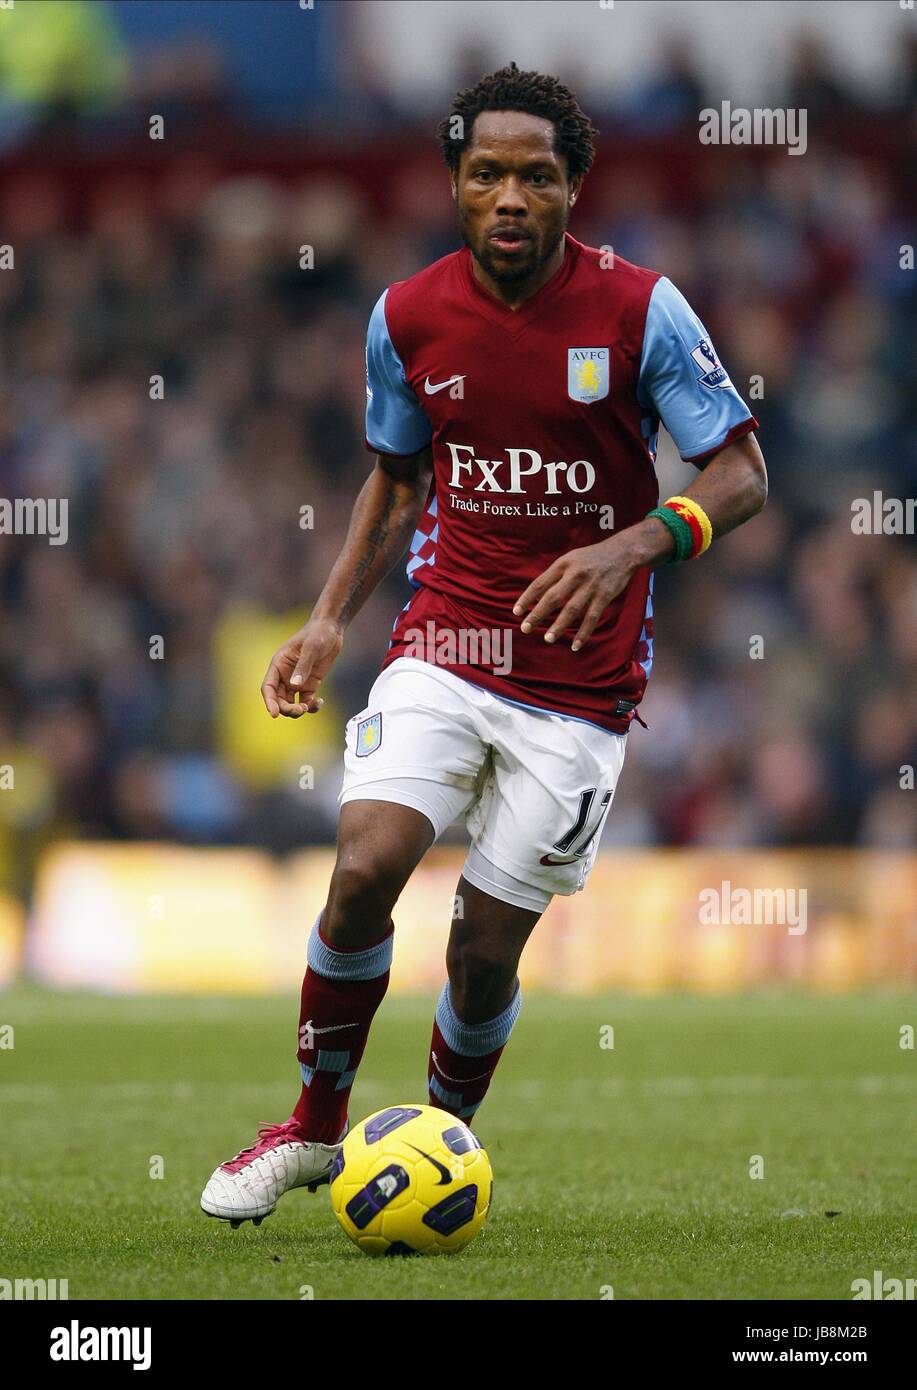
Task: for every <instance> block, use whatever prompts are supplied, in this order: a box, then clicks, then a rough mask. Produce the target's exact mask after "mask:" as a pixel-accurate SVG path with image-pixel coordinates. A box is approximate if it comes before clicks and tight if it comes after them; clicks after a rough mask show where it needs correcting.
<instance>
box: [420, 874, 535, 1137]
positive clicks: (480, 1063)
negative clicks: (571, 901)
mask: <svg viewBox="0 0 917 1390" xmlns="http://www.w3.org/2000/svg"><path fill="white" fill-rule="evenodd" d="M519 886H520V888H521V887H522V885H519ZM545 897H546V898H547V895H545ZM456 898H457V901H458V903H459V904H460V905H461V911H460V912H459V913H457V914H456V917H455V919H454V921H453V923H452V930H451V933H450V936H449V946H448V949H447V952H446V969H447V972H448V980H447V982H446V984H445V986H444V988H443V992H442V994H441V995H440V997H439V1002H438V1004H437V1006H436V1015H435V1017H434V1020H433V1037H432V1039H431V1042H430V1058H429V1069H428V1073H427V1085H428V1087H429V1094H430V1104H431V1105H437V1106H439V1107H440V1108H441V1109H443V1110H449V1111H451V1113H452V1114H453V1115H458V1116H459V1117H460V1118H461V1119H463V1120H464V1121H465V1123H466V1124H470V1123H471V1120H472V1118H473V1116H474V1113H475V1111H476V1110H477V1108H478V1106H479V1105H480V1104H481V1102H482V1100H483V1099H484V1096H485V1095H486V1093H487V1088H488V1086H489V1085H490V1081H491V1078H492V1077H493V1074H494V1072H495V1070H496V1067H497V1063H498V1062H499V1060H500V1054H501V1053H502V1051H503V1049H504V1047H505V1046H506V1044H507V1042H508V1041H509V1035H510V1033H511V1032H512V1029H513V1025H514V1023H515V1022H516V1019H517V1018H518V1016H519V1010H520V1008H521V1006H522V996H521V991H520V987H519V978H518V975H517V973H516V972H517V969H518V965H519V957H520V956H521V954H522V949H523V947H524V946H525V943H526V941H527V940H528V938H529V935H530V933H531V931H532V928H533V927H534V926H535V923H536V922H537V921H538V919H539V917H540V916H541V909H540V906H535V905H533V906H532V907H526V906H520V905H519V903H518V902H515V903H514V902H508V901H506V900H505V899H501V898H496V897H494V896H492V894H490V893H487V892H484V891H483V890H482V889H481V888H478V887H476V886H475V885H474V884H473V883H471V882H469V880H468V879H466V878H465V877H464V876H463V877H462V878H460V879H459V884H458V889H457V893H456Z"/></svg>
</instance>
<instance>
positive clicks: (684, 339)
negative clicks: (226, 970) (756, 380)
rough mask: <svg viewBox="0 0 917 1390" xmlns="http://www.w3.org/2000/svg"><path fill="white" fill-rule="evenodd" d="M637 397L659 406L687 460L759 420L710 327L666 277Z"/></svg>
mask: <svg viewBox="0 0 917 1390" xmlns="http://www.w3.org/2000/svg"><path fill="white" fill-rule="evenodd" d="M637 400H638V401H639V402H640V404H641V405H642V406H644V408H649V407H652V408H653V409H654V410H655V411H656V413H657V414H658V415H659V417H660V418H661V420H662V423H663V424H664V425H665V427H666V429H667V430H668V432H669V434H670V435H671V436H672V438H673V439H674V441H675V444H676V446H677V448H678V452H679V453H680V454H681V456H682V458H683V459H685V460H687V461H688V462H692V461H693V460H695V459H698V458H701V457H703V455H705V454H709V453H711V452H713V451H714V450H716V449H717V448H719V447H720V446H721V445H722V444H724V443H725V442H726V440H727V438H728V436H729V435H730V434H731V433H732V431H733V430H734V429H735V428H736V426H737V425H741V424H744V423H745V422H746V421H748V420H754V416H753V415H752V413H751V411H750V410H749V409H748V406H747V405H746V404H745V402H744V401H743V400H742V397H741V396H740V395H739V393H738V391H737V390H736V389H735V387H734V386H733V384H732V382H731V381H730V380H729V377H728V376H727V375H726V370H725V368H724V367H723V366H722V365H721V363H720V360H719V358H718V357H717V355H716V352H715V350H714V347H713V344H712V343H711V341H710V337H709V335H708V333H707V330H706V328H705V327H704V325H703V324H702V323H701V321H700V319H699V318H698V317H697V315H696V314H695V312H694V310H693V309H692V308H691V306H690V304H689V303H688V301H687V300H686V299H685V297H684V295H682V294H680V293H679V291H678V290H677V289H676V288H675V286H674V285H673V284H672V282H671V280H667V279H666V278H665V277H664V276H663V277H662V278H661V279H659V280H657V281H656V284H655V286H654V287H653V293H652V294H651V296H650V302H649V305H648V307H647V311H646V328H645V330H644V335H643V356H642V358H641V361H640V375H639V378H638V381H637ZM755 423H757V422H756V421H755Z"/></svg>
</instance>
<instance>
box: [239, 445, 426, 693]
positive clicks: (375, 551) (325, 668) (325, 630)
mask: <svg viewBox="0 0 917 1390" xmlns="http://www.w3.org/2000/svg"><path fill="white" fill-rule="evenodd" d="M432 467H433V454H432V450H431V449H430V447H429V445H428V446H426V447H425V448H423V449H421V450H420V451H419V452H417V453H415V454H409V455H407V456H402V457H396V456H393V455H388V454H377V455H376V466H375V468H374V469H373V471H372V473H371V474H370V475H369V477H368V478H367V480H366V482H365V483H364V484H363V487H362V489H361V490H360V494H359V496H358V497H357V500H356V503H355V505H354V509H353V512H352V513H351V517H350V527H349V529H348V531H347V539H346V540H345V541H344V546H343V548H342V550H341V553H340V555H339V556H338V558H337V560H336V561H335V563H334V567H333V568H332V571H331V573H330V575H329V576H328V580H327V582H326V584H325V587H324V588H323V589H322V592H321V595H320V596H319V599H318V602H317V603H316V605H315V607H314V608H313V610H312V614H311V616H310V618H309V620H308V622H307V623H306V624H305V625H304V626H303V627H301V628H300V629H299V631H298V632H294V634H293V636H292V637H290V638H289V639H288V640H287V641H286V642H284V644H283V646H282V647H279V648H278V650H277V651H276V652H275V653H274V655H273V657H272V658H271V664H270V666H269V667H268V670H267V675H266V676H265V678H264V682H263V684H262V686H261V695H262V698H263V700H264V704H265V707H266V709H267V712H268V714H269V715H270V716H271V718H272V719H276V718H277V716H278V715H279V714H282V715H285V716H286V717H287V718H288V719H299V718H300V716H301V715H303V714H316V713H317V712H318V711H319V710H320V709H321V707H322V701H321V699H319V698H317V694H316V692H317V690H318V687H319V684H320V683H321V681H322V680H324V678H325V676H327V674H328V672H329V671H330V670H331V667H332V666H333V664H334V662H335V660H336V659H337V657H338V655H339V654H340V651H341V648H342V647H343V645H344V631H345V629H346V627H347V625H348V623H349V622H350V620H351V618H353V617H354V616H355V614H357V613H358V612H359V611H360V609H361V608H362V606H363V604H364V603H365V602H366V600H367V599H368V598H369V596H370V594H371V593H372V592H373V590H374V589H375V588H376V587H377V585H378V584H379V583H380V582H381V581H382V580H383V579H384V578H385V576H386V575H387V574H388V573H389V571H390V570H391V569H392V568H393V566H394V565H396V564H397V563H398V561H399V560H400V559H401V557H402V556H403V555H404V553H405V551H406V550H407V548H408V544H409V542H410V540H411V537H412V536H413V534H414V532H415V530H416V529H417V523H418V521H419V520H420V516H421V513H422V512H423V508H424V503H425V502H426V499H427V494H428V492H429V490H430V477H431V473H432ZM297 694H298V695H299V704H297V703H296V695H297Z"/></svg>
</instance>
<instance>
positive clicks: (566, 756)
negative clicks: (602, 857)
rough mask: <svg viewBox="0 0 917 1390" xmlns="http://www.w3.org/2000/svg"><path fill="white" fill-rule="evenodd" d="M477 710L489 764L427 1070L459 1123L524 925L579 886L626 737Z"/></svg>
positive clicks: (508, 999) (475, 1090) (502, 709)
mask: <svg viewBox="0 0 917 1390" xmlns="http://www.w3.org/2000/svg"><path fill="white" fill-rule="evenodd" d="M480 714H481V717H482V719H483V720H484V727H485V734H486V737H487V738H488V740H489V743H490V746H491V749H492V753H491V760H490V768H489V771H488V776H487V780H486V783H485V785H484V788H483V791H482V794H481V796H480V798H479V799H478V800H477V801H476V802H475V803H474V804H473V806H472V807H471V810H470V812H469V814H468V817H467V824H468V828H469V830H470V831H471V834H472V846H471V849H470V850H469V853H468V858H467V860H466V862H465V867H464V871H463V878H462V884H460V890H459V891H460V893H462V895H463V896H462V899H461V901H462V906H463V908H465V907H466V906H467V910H466V911H465V912H464V917H463V916H462V914H457V916H458V921H457V923H456V927H457V930H456V931H454V933H453V942H452V943H450V954H449V961H448V974H449V979H448V981H447V984H446V986H445V988H444V990H443V993H442V995H441V996H440V1000H439V1004H438V1006H437V1011H436V1020H435V1023H434V1027H433V1040H432V1044H431V1048H430V1062H429V1071H428V1079H429V1088H430V1101H431V1104H434V1105H440V1106H442V1107H443V1108H444V1109H447V1110H450V1111H452V1112H453V1113H454V1114H456V1115H459V1116H461V1118H462V1119H464V1120H466V1122H467V1121H468V1120H470V1118H471V1117H472V1116H473V1115H474V1112H475V1110H476V1109H477V1108H478V1106H479V1105H480V1104H481V1101H482V1100H483V1098H484V1095H485V1093H486V1091H487V1088H488V1086H489V1084H490V1081H491V1078H492V1076H493V1073H494V1069H495V1068H496V1065H497V1062H498V1061H499V1058H500V1055H501V1052H502V1050H503V1048H504V1047H505V1046H506V1043H507V1041H508V1040H509V1036H510V1033H511V1031H512V1029H513V1026H514V1024H515V1022H516V1019H517V1018H518V1015H519V1012H520V1008H521V1002H522V1001H521V992H520V989H519V984H518V980H517V978H516V963H517V962H518V959H519V956H520V954H521V951H522V948H523V946H524V945H525V942H526V940H527V939H528V936H529V933H530V932H531V930H532V928H533V927H534V925H535V923H536V922H537V921H538V918H539V917H540V915H541V914H542V913H543V912H544V910H545V909H546V907H547V906H548V904H549V903H550V901H551V898H552V896H553V895H554V894H555V893H557V894H561V895H568V894H571V893H575V892H576V891H577V890H578V889H580V888H582V887H583V886H584V885H585V882H586V879H587V877H588V875H589V871H590V869H591V868H592V864H593V862H594V860H595V856H596V853H597V850H598V844H599V839H600V837H601V832H602V828H603V826H604V824H605V819H606V817H607V814H608V811H609V808H610V806H611V801H612V797H613V795H614V791H615V788H616V786H617V782H618V777H619V775H620V772H621V766H622V764H623V761H624V749H625V743H626V736H625V735H618V734H611V733H606V732H605V731H604V730H603V729H600V728H597V727H596V726H594V725H590V724H586V723H584V722H582V721H579V720H573V719H565V718H563V717H562V716H560V715H552V714H549V713H548V712H546V711H540V710H536V711H532V710H527V709H522V708H519V707H516V706H514V705H511V704H509V703H507V702H504V701H500V700H497V699H496V698H494V699H492V700H491V701H490V703H489V704H488V706H487V707H486V708H485V709H483V710H481V711H480ZM466 884H467V885H468V886H467V887H465V886H464V885H466ZM501 934H502V938H503V939H501ZM450 1078H451V1081H450Z"/></svg>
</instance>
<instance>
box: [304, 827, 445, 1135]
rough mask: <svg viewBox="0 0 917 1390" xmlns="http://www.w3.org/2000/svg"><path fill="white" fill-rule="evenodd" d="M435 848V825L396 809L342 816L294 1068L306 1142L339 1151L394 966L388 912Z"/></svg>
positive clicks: (313, 940)
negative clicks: (353, 1091) (299, 1084)
mask: <svg viewBox="0 0 917 1390" xmlns="http://www.w3.org/2000/svg"><path fill="white" fill-rule="evenodd" d="M435 838H436V830H435V828H434V825H433V823H432V822H431V821H430V820H429V819H428V817H427V816H426V815H425V814H423V813H422V812H420V811H418V810H415V809H414V808H413V807H410V806H404V805H399V804H398V803H396V802H394V801H379V800H359V801H357V800H354V801H348V802H347V803H346V804H345V805H344V806H342V808H341V818H340V823H339V828H338V851H337V860H336V863H335V867H334V872H333V874H332V876H331V885H330V887H329V890H328V901H327V903H326V904H325V907H324V909H323V910H322V912H321V914H320V915H319V918H318V920H317V922H316V923H315V925H314V927H313V928H312V934H311V936H310V938H309V945H308V953H307V966H306V973H305V976H304V978H303V982H302V991H301V994H300V1012H299V1033H298V1047H297V1054H296V1055H297V1059H298V1061H299V1066H300V1074H301V1077H302V1090H301V1093H300V1097H299V1100H298V1101H297V1103H296V1107H295V1109H294V1111H293V1114H292V1116H291V1119H292V1120H294V1121H295V1122H296V1124H297V1126H298V1130H299V1133H300V1135H301V1136H302V1137H303V1138H307V1139H311V1140H313V1141H316V1140H317V1141H319V1142H321V1143H323V1144H336V1143H337V1142H338V1141H339V1140H340V1139H341V1137H342V1135H343V1133H344V1130H345V1127H346V1123H347V1106H348V1102H349V1100H350V1092H351V1088H352V1086H353V1083H354V1080H355V1078H356V1073H357V1068H358V1066H359V1064H360V1060H361V1058H362V1056H363V1052H364V1049H365V1047H366V1042H367V1039H368V1037H369V1029H370V1025H371V1024H372V1020H373V1016H374V1015H375V1012H376V1010H377V1009H378V1007H379V1005H380V1004H381V1003H382V1000H383V998H384V996H385V991H386V989H387V987H388V980H389V970H390V967H391V962H392V943H393V935H394V924H393V922H392V916H391V914H392V908H393V907H394V906H395V903H396V902H397V901H398V898H399V897H400V896H401V891H402V889H403V888H404V885H405V884H406V883H407V881H408V879H409V878H410V876H411V874H412V873H413V872H414V869H415V868H416V866H417V865H418V864H419V862H420V860H421V859H422V858H423V856H424V854H426V852H427V850H428V849H429V847H430V845H431V844H432V843H433V841H434V839H435Z"/></svg>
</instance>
